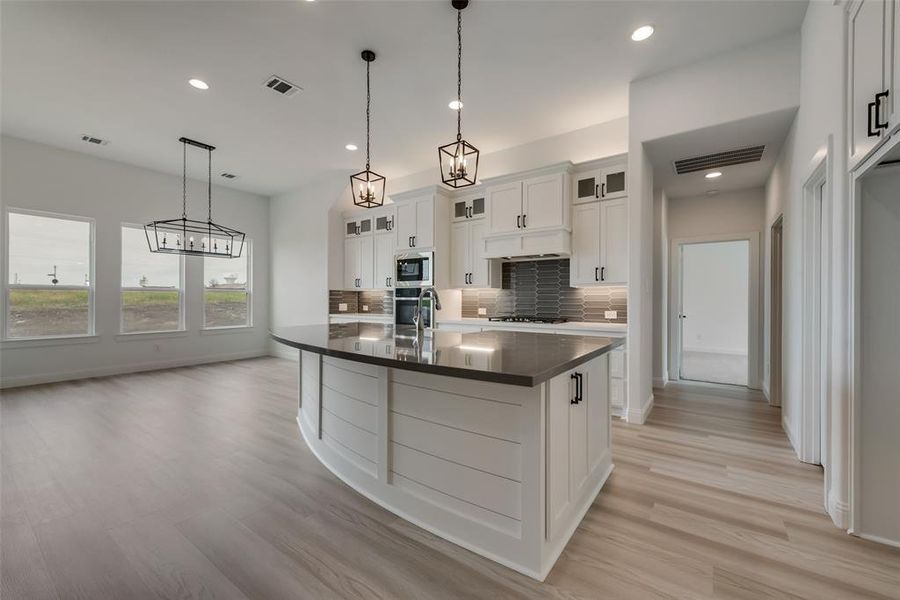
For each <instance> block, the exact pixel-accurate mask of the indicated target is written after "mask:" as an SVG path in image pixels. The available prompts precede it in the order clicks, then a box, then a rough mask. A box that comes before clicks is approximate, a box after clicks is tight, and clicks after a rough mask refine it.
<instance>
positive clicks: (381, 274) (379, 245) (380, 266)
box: [372, 231, 397, 289]
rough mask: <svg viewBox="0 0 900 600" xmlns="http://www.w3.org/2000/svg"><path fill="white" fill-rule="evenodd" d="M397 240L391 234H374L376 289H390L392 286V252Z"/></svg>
mask: <svg viewBox="0 0 900 600" xmlns="http://www.w3.org/2000/svg"><path fill="white" fill-rule="evenodd" d="M396 246H397V238H396V236H394V235H393V232H390V231H389V232H387V233H376V234H375V243H374V248H375V280H374V282H373V284H372V285H373V287H374V288H376V289H390V288H392V287H393V286H394V250H395V248H396Z"/></svg>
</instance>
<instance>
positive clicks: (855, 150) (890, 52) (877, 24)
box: [847, 0, 900, 164]
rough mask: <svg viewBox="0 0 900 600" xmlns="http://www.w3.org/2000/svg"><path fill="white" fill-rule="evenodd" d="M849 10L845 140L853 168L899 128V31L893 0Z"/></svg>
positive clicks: (865, 1)
mask: <svg viewBox="0 0 900 600" xmlns="http://www.w3.org/2000/svg"><path fill="white" fill-rule="evenodd" d="M848 12H849V16H848V20H847V25H848V32H847V34H848V39H847V42H848V44H847V48H848V52H849V56H848V79H849V80H848V86H847V88H848V98H847V106H848V108H849V110H850V116H849V118H848V127H849V136H848V141H849V144H850V160H851V162H852V163H854V164H855V163H857V162H858V161H859V160H861V159H863V158H865V156H866V155H867V154H868V153H869V152H870V151H871V150H872V149H873V148H874V147H875V146H877V145H878V143H879V142H880V141H881V140H882V139H885V138H886V136H887V135H888V134H889V133H890V132H891V131H892V130H893V129H894V128H895V127H896V126H897V125H898V124H900V110H898V107H900V101H898V99H897V93H898V91H900V90H898V89H897V87H896V86H897V84H898V83H900V80H898V75H897V73H898V72H900V71H898V69H900V64H898V63H900V57H898V54H900V48H897V45H898V42H900V39H898V36H900V29H898V25H897V23H898V16H897V12H898V8H897V2H896V1H894V0H856V1H855V2H852V3H851V4H850V5H849V6H848Z"/></svg>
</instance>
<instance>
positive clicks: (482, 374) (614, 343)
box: [269, 331, 625, 387]
mask: <svg viewBox="0 0 900 600" xmlns="http://www.w3.org/2000/svg"><path fill="white" fill-rule="evenodd" d="M269 337H271V338H272V339H273V340H275V341H276V342H278V343H280V344H284V345H285V346H290V347H291V348H296V349H298V350H306V351H307V352H314V353H316V354H321V355H323V356H330V357H332V358H341V359H344V360H350V361H354V362H361V363H366V364H370V365H377V366H380V367H388V368H391V369H402V370H404V371H417V372H419V373H426V374H429V375H443V376H445V377H458V378H460V379H470V380H476V381H485V382H487V383H500V384H505V385H517V386H520V387H535V386H537V385H540V384H542V383H545V382H547V381H549V380H550V379H552V378H553V377H555V376H557V375H559V374H560V373H563V372H565V371H568V370H569V369H572V368H574V367H577V366H578V365H581V364H584V363H586V362H587V361H589V360H592V359H594V358H597V357H598V356H602V355H603V354H606V353H608V352H610V351H612V350H613V349H615V348H618V347H619V346H621V345H622V344H624V343H625V340H624V339H622V338H608V339H609V340H610V343H609V344H607V345H606V346H604V347H602V348H597V349H595V350H591V351H590V352H588V353H587V354H585V355H583V356H579V357H578V358H576V359H573V360H570V361H568V362H566V363H563V364H562V365H557V366H555V367H554V368H552V369H547V370H546V371H542V372H541V373H538V374H537V375H533V376H529V375H515V374H505V373H491V372H487V371H477V370H469V369H463V368H459V367H441V366H435V365H429V364H422V363H412V362H410V363H407V362H403V361H397V360H391V359H389V358H382V357H379V356H367V355H364V354H356V353H354V352H347V351H344V350H334V349H332V348H323V347H321V346H315V345H312V344H305V343H303V342H297V341H294V340H288V339H286V338H282V337H279V336H277V335H275V334H274V333H273V332H272V331H269Z"/></svg>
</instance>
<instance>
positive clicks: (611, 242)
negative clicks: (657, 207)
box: [569, 198, 628, 287]
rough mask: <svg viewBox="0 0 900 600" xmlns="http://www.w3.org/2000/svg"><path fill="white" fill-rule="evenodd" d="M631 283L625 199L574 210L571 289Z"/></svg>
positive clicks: (570, 269)
mask: <svg viewBox="0 0 900 600" xmlns="http://www.w3.org/2000/svg"><path fill="white" fill-rule="evenodd" d="M627 283H628V203H627V200H626V199H624V198H620V199H618V200H603V201H601V202H592V203H589V204H579V205H577V206H575V207H574V209H573V224H572V258H571V260H570V261H569V285H571V286H573V287H588V286H600V285H625V284H627Z"/></svg>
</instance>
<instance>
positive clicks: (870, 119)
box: [866, 102, 881, 137]
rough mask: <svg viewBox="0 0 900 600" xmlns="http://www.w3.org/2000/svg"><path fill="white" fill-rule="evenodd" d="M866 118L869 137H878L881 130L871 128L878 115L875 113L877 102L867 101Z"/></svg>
mask: <svg viewBox="0 0 900 600" xmlns="http://www.w3.org/2000/svg"><path fill="white" fill-rule="evenodd" d="M868 110H869V114H868V119H867V120H866V126H867V128H868V134H869V137H878V136H880V135H881V132H880V131H878V130H877V129H873V128H872V126H873V125H874V124H875V121H876V120H877V119H878V117H877V116H876V115H875V113H876V112H877V111H878V102H869V104H868Z"/></svg>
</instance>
